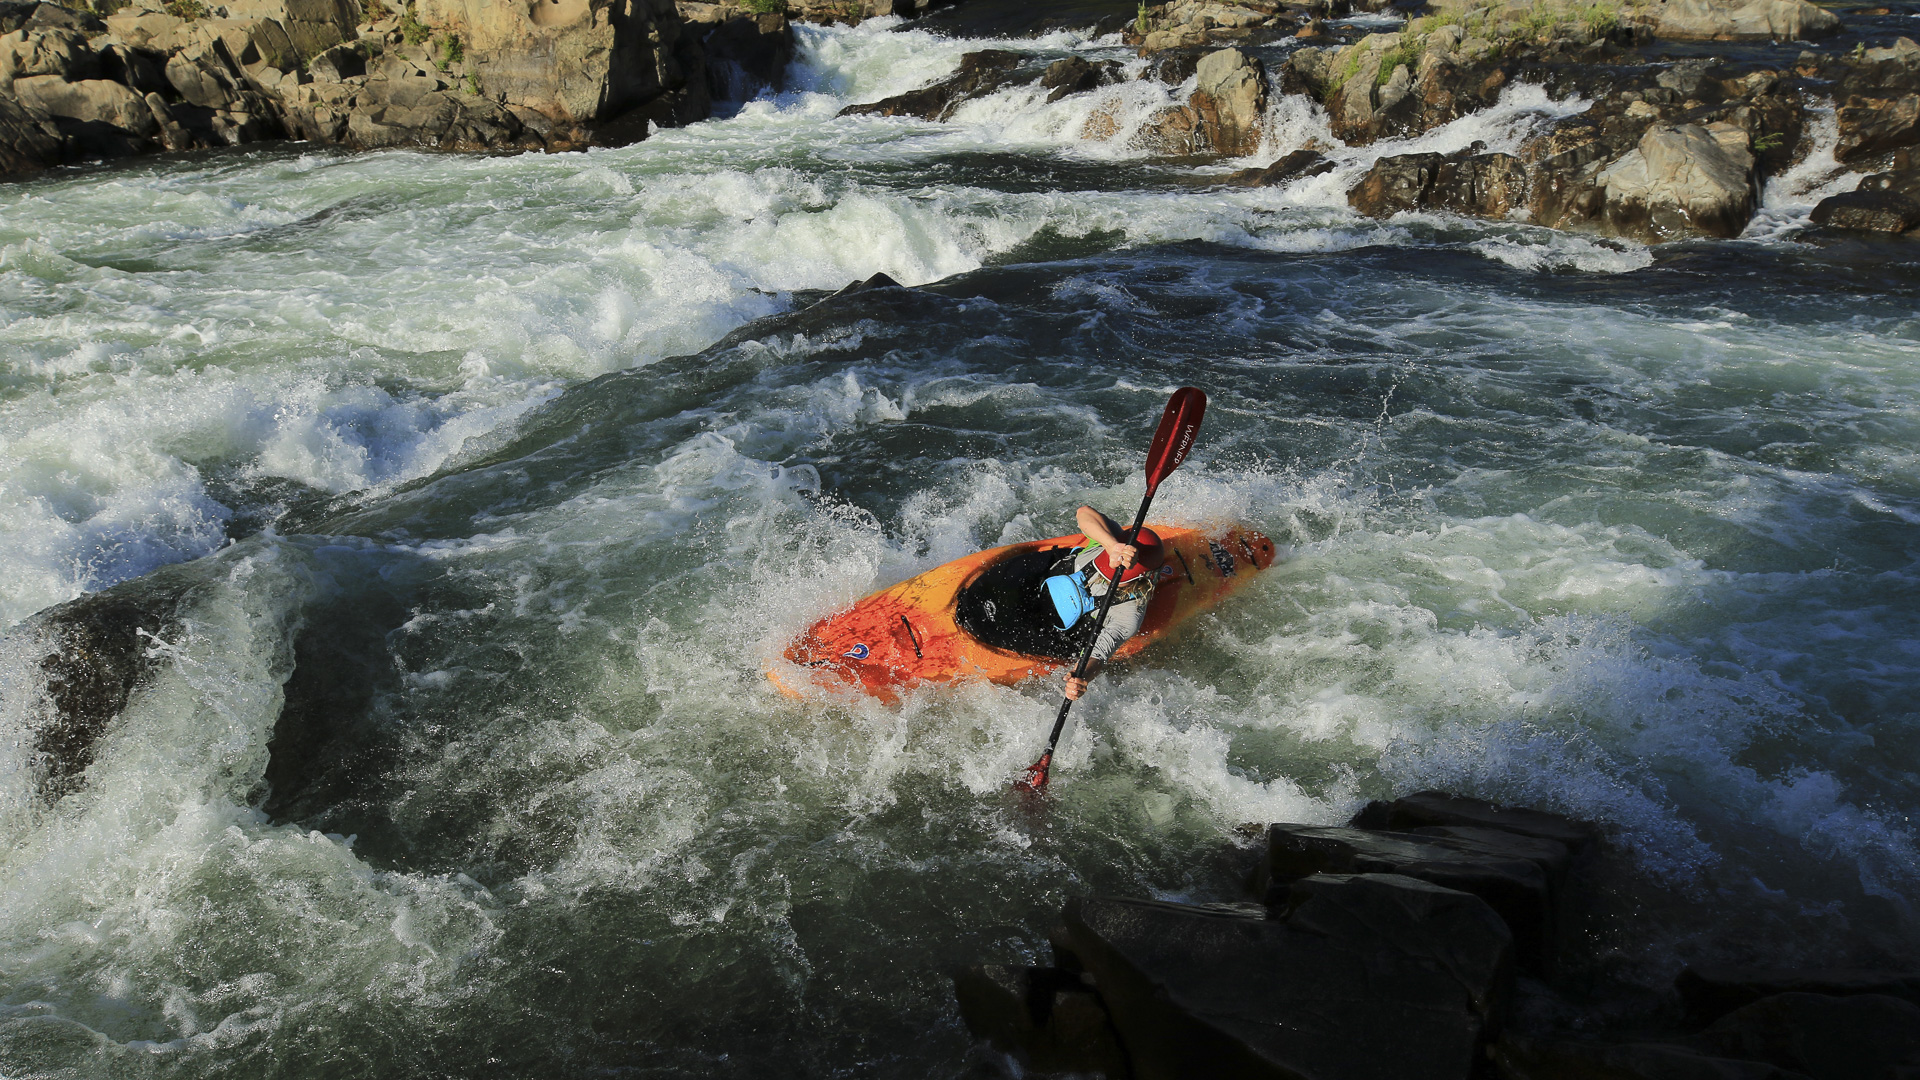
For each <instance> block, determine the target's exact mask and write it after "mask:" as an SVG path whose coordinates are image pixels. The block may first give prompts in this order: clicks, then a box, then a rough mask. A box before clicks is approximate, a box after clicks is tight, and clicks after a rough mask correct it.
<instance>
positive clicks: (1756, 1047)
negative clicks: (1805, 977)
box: [1690, 993, 1920, 1080]
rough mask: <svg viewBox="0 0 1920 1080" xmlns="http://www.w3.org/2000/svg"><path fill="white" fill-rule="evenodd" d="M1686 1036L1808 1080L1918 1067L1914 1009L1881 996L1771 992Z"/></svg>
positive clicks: (1841, 1079) (1919, 1009)
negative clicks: (1771, 993) (1799, 1075)
mask: <svg viewBox="0 0 1920 1080" xmlns="http://www.w3.org/2000/svg"><path fill="white" fill-rule="evenodd" d="M1690 1041H1691V1042H1692V1043H1693V1044H1694V1045H1696V1046H1699V1047H1701V1048H1702V1049H1704V1050H1707V1051H1709V1052H1716V1053H1720V1054H1723V1055H1724V1056H1726V1057H1732V1058H1744V1059H1747V1060H1751V1061H1761V1062H1765V1063H1767V1064H1769V1065H1773V1066H1776V1067H1778V1068H1781V1069H1787V1070H1791V1071H1792V1072H1795V1073H1799V1074H1801V1075H1804V1076H1807V1077H1810V1078H1811V1080H1859V1078H1861V1077H1869V1076H1884V1077H1893V1076H1900V1075H1906V1074H1908V1073H1907V1070H1914V1069H1920V1006H1916V1005H1914V1004H1913V1003H1912V1002H1910V1001H1903V1000H1901V999H1899V998H1895V997H1886V996H1883V995H1880V994H1856V995H1852V996H1849V997H1831V996H1828V995H1825V994H1805V993H1788V994H1776V995H1774V996H1773V997H1769V998H1762V999H1761V1000H1759V1001H1756V1002H1754V1003H1753V1004H1751V1005H1745V1006H1742V1007H1740V1008H1738V1009H1735V1010H1734V1011H1733V1012H1730V1013H1728V1014H1727V1015H1725V1016H1723V1017H1721V1018H1720V1019H1719V1020H1716V1021H1714V1023H1713V1026H1712V1027H1709V1028H1708V1029H1707V1030H1705V1031H1703V1032H1701V1033H1700V1034H1699V1035H1697V1036H1695V1037H1694V1038H1693V1039H1692V1040H1690Z"/></svg>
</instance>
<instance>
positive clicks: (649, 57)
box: [0, 0, 709, 172]
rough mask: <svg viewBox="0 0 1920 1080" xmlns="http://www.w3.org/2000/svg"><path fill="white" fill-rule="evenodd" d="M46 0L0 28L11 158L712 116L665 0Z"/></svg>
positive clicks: (492, 133) (24, 163) (570, 135)
mask: <svg viewBox="0 0 1920 1080" xmlns="http://www.w3.org/2000/svg"><path fill="white" fill-rule="evenodd" d="M369 11H370V12H371V14H373V15H375V16H377V17H376V18H374V19H373V20H372V21H368V22H363V21H361V19H362V16H363V12H362V9H361V6H360V3H359V0H230V2H229V3H227V4H225V5H223V6H220V7H215V8H212V9H211V10H208V9H206V8H204V7H202V6H200V5H198V4H175V5H172V6H170V7H161V6H157V5H155V4H154V3H153V2H151V0H133V2H132V3H130V4H127V5H125V6H123V7H121V8H119V9H118V10H116V11H115V12H114V13H113V14H112V15H110V16H109V17H107V18H106V19H105V20H104V21H102V20H99V19H96V18H94V17H92V16H91V15H86V14H85V13H76V12H71V11H69V10H68V9H65V8H59V7H56V6H55V5H52V4H41V5H39V7H38V8H37V9H35V12H34V14H33V15H32V16H31V17H29V18H26V19H24V20H22V21H21V25H20V27H19V28H18V29H16V30H13V31H12V32H10V33H8V34H6V35H5V36H4V37H0V168H4V169H5V170H6V171H7V172H24V171H30V170H32V169H36V168H44V167H46V166H47V165H51V164H57V163H61V162H65V161H72V160H81V159H86V158H98V157H115V156H122V155H125V154H134V153H142V152H146V151H151V150H159V149H167V150H182V149H189V148H193V147H204V146H221V145H235V144H240V143H248V142H255V141H259V140H263V139H274V138H282V137H288V136H292V137H298V138H305V139H310V140H314V141H318V142H324V143H336V144H341V145H346V146H352V147H358V148H372V147H383V146H403V145H406V146H427V147H441V148H446V149H502V148H507V149H540V148H548V149H561V148H569V147H578V146H584V145H589V144H593V143H602V144H607V143H619V142H628V141H632V140H634V139H636V138H643V137H645V134H646V132H647V131H648V130H649V128H650V127H653V126H670V125H674V124H684V123H687V122H690V121H692V120H696V119H700V118H703V117H705V116H706V115H707V111H708V107H709V97H708V90H707V79H706V69H705V59H704V53H703V51H702V48H701V41H700V39H699V37H697V36H694V35H690V34H686V33H683V31H682V23H681V21H680V18H679V15H678V14H677V13H676V11H675V9H674V7H673V4H672V2H671V0H541V2H539V3H535V4H524V3H517V2H510V0H411V3H409V4H408V5H407V6H406V7H405V8H404V9H403V10H400V11H398V12H397V13H396V12H394V11H392V10H384V12H383V8H382V4H381V3H380V0H369Z"/></svg>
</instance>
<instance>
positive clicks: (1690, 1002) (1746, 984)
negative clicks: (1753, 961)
mask: <svg viewBox="0 0 1920 1080" xmlns="http://www.w3.org/2000/svg"><path fill="white" fill-rule="evenodd" d="M1673 988H1674V991H1675V992H1676V993H1677V994H1678V995H1679V996H1680V1002H1681V1004H1682V1005H1683V1006H1684V1007H1685V1008H1686V1013H1687V1018H1688V1020H1689V1021H1691V1022H1692V1023H1694V1024H1696V1025H1704V1024H1710V1023H1712V1022H1713V1021H1715V1020H1718V1019H1720V1018H1721V1017H1722V1016H1725V1015H1726V1014H1728V1013H1730V1012H1733V1011H1734V1010H1735V1009H1739V1008H1742V1007H1744V1006H1747V1005H1751V1004H1753V1003H1754V1002H1756V1001H1760V1000H1761V999H1763V998H1770V997H1774V996H1776V995H1779V994H1820V995H1824V996H1827V997H1851V996H1854V995H1856V994H1875V995H1879V996H1881V997H1893V998H1899V999H1901V1000H1903V1001H1907V1002H1910V1003H1913V1004H1915V1005H1920V972H1912V971H1908V972H1887V971H1862V970H1856V969H1848V968H1834V969H1828V970H1813V971H1788V970H1770V969H1759V968H1741V967H1721V966H1717V965H1711V964H1702V965H1698V966H1692V967H1688V968H1686V969H1684V970H1682V971H1681V972H1680V974H1679V975H1678V976H1677V977H1675V979H1674V980H1673Z"/></svg>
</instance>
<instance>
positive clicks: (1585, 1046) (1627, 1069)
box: [1487, 1038, 1808, 1080]
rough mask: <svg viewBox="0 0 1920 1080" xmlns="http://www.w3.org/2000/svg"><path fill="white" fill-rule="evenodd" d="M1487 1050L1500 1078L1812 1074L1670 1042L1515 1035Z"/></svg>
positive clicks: (1689, 1079)
mask: <svg viewBox="0 0 1920 1080" xmlns="http://www.w3.org/2000/svg"><path fill="white" fill-rule="evenodd" d="M1487 1056H1488V1057H1490V1058H1491V1059H1492V1060H1493V1065H1494V1073H1495V1075H1496V1076H1498V1077H1500V1080H1808V1078H1807V1077H1805V1076H1804V1075H1803V1074H1801V1073H1796V1072H1789V1071H1787V1070H1785V1069H1782V1068H1780V1067H1779V1066H1777V1065H1768V1064H1766V1063H1765V1062H1760V1061H1741V1060H1738V1059H1735V1058H1724V1057H1716V1056H1714V1055H1711V1054H1704V1053H1701V1052H1699V1051H1697V1050H1693V1049H1690V1048H1688V1047H1684V1046H1673V1045H1671V1044H1667V1043H1600V1042H1592V1041H1589V1040H1583V1039H1523V1038H1514V1039H1502V1040H1500V1042H1498V1043H1496V1044H1494V1045H1493V1046H1491V1047H1489V1048H1488V1055H1487Z"/></svg>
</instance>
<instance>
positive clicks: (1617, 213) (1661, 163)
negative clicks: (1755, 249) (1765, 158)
mask: <svg viewBox="0 0 1920 1080" xmlns="http://www.w3.org/2000/svg"><path fill="white" fill-rule="evenodd" d="M1597 179H1598V181H1599V183H1600V184H1601V185H1602V186H1604V187H1605V188H1606V208H1605V210H1604V220H1605V222H1606V225H1607V230H1608V231H1609V232H1612V233H1613V234H1615V235H1618V236H1629V237H1632V238H1634V239H1637V240H1643V241H1646V242H1648V243H1658V242H1660V241H1663V240H1671V239H1675V238H1678V237H1685V236H1717V237H1731V236H1738V235H1739V234H1740V231H1741V230H1742V229H1744V228H1746V227H1747V222H1748V221H1750V220H1752V218H1753V210H1754V206H1755V204H1756V202H1757V199H1758V192H1757V190H1756V188H1757V185H1756V184H1755V179H1754V160H1753V154H1752V153H1751V152H1750V150H1749V148H1748V137H1747V133H1746V132H1745V131H1743V130H1740V129H1738V128H1736V127H1734V126H1733V125H1731V124H1726V123H1715V124H1709V125H1706V126H1702V125H1699V124H1656V125H1654V126H1653V127H1651V128H1649V129H1648V130H1647V133H1646V134H1645V135H1643V136H1641V139H1640V142H1639V145H1637V146H1636V147H1635V148H1634V149H1633V150H1631V151H1629V152H1628V153H1627V154H1626V155H1625V156H1623V157H1622V158H1620V160H1618V161H1616V162H1614V163H1613V164H1611V165H1609V166H1607V168H1605V169H1604V170H1602V171H1601V172H1600V174H1599V176H1598V178H1597Z"/></svg>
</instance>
